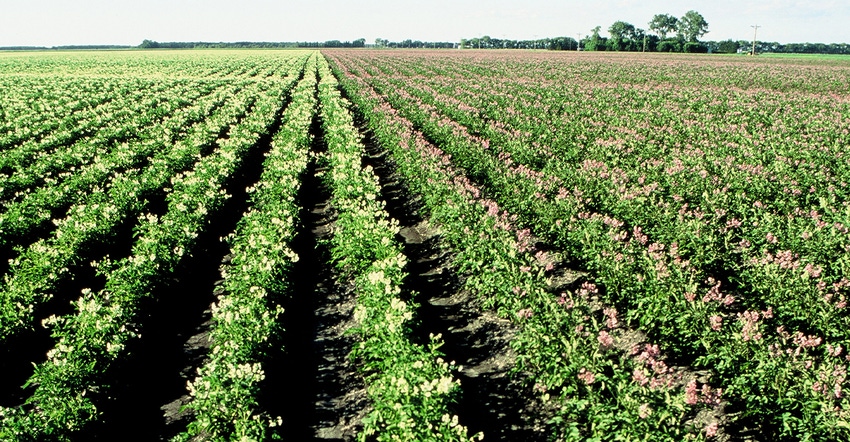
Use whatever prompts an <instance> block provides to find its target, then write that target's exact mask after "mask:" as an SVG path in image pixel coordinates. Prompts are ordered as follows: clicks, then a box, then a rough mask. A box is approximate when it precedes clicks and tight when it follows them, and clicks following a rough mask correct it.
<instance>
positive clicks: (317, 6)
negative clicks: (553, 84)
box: [0, 0, 850, 46]
mask: <svg viewBox="0 0 850 442" xmlns="http://www.w3.org/2000/svg"><path fill="white" fill-rule="evenodd" d="M691 9H693V10H696V11H697V12H699V13H700V14H702V15H703V17H705V19H706V21H707V22H708V29H709V33H708V34H706V35H705V36H704V37H703V38H702V39H703V40H725V39H729V38H731V39H735V40H750V39H752V37H753V28H752V27H751V25H756V24H757V25H759V26H760V27H759V29H758V39H759V40H762V41H778V42H780V43H804V42H812V43H815V42H817V43H850V1H847V0H743V1H742V0H701V1H679V0H664V1H661V0H607V1H606V0H549V1H544V0H513V1H506V0H486V1H478V0H476V1H461V0H458V1H448V0H430V1H403V0H399V1H392V0H360V1H345V0H314V1H309V2H308V1H292V0H240V1H235V0H231V1H225V0H134V1H125V0H77V1H74V0H0V46H18V45H32V46H58V45H72V44H80V45H86V44H122V45H137V44H139V43H141V42H142V40H143V39H150V40H156V41H324V40H331V39H335V40H349V41H350V40H354V39H357V38H365V39H366V41H367V42H368V43H372V42H374V41H375V38H385V39H388V40H391V41H401V40H405V39H408V38H409V39H412V40H422V41H458V40H460V39H461V38H471V37H477V36H483V35H489V36H490V37H493V38H508V39H531V38H535V37H538V38H543V37H557V36H571V37H577V36H578V34H579V33H581V34H582V35H583V36H584V35H587V34H588V33H589V32H590V30H591V29H592V28H593V27H595V26H601V27H602V29H603V35H607V32H605V31H606V30H607V29H608V27H609V26H610V25H611V24H612V23H613V22H615V21H617V20H623V21H626V22H629V23H631V24H633V25H635V26H636V27H638V28H644V29H646V28H647V27H648V25H647V24H648V22H649V21H650V20H651V19H652V16H653V15H655V14H662V13H664V14H672V15H674V16H676V17H681V16H682V15H684V14H685V12H687V11H688V10H691Z"/></svg>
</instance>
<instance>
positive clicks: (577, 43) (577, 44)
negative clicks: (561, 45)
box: [576, 32, 581, 52]
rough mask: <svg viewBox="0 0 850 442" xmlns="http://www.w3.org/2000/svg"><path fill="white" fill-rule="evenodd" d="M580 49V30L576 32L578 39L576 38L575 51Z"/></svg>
mask: <svg viewBox="0 0 850 442" xmlns="http://www.w3.org/2000/svg"><path fill="white" fill-rule="evenodd" d="M580 50H581V32H579V33H578V40H576V52H578V51H580Z"/></svg>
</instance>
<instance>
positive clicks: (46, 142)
mask: <svg viewBox="0 0 850 442" xmlns="http://www.w3.org/2000/svg"><path fill="white" fill-rule="evenodd" d="M849 150H850V59H847V58H840V57H835V58H830V57H746V56H718V55H683V54H668V55H665V54H623V53H611V54H606V53H584V52H539V51H519V50H517V51H500V50H491V51H474V50H432V51H429V50H371V51H370V50H327V51H324V50H323V51H321V52H319V51H298V50H188V51H114V52H110V51H101V52H73V51H68V52H10V53H0V202H2V207H0V272H1V273H2V275H3V276H2V280H0V372H2V373H3V376H2V377H0V379H2V380H0V440H3V441H7V440H8V441H91V440H95V441H97V440H106V441H112V440H164V441H207V440H210V441H263V440H295V441H305V440H325V441H477V440H485V441H506V442H507V441H535V442H537V441H540V442H543V441H585V440H592V441H685V440H693V441H712V440H716V441H735V440H746V441H777V440H789V441H792V440H794V441H796V440H812V441H821V440H850V399H848V394H850V381H848V377H847V368H848V364H850V352H848V351H849V350H850V349H848V346H850V331H848V330H850V309H848V306H847V302H848V297H850V203H848V201H850V186H849V185H848V183H850V158H848V151H849Z"/></svg>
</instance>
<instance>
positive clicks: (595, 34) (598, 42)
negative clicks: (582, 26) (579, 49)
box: [584, 26, 607, 51]
mask: <svg viewBox="0 0 850 442" xmlns="http://www.w3.org/2000/svg"><path fill="white" fill-rule="evenodd" d="M601 30H602V26H597V27H595V28H593V29H591V31H590V32H591V34H590V37H588V38H587V39H586V40H585V43H584V50H586V51H604V50H605V49H606V43H607V42H606V39H605V38H604V37H601V36H600V35H599V31H601Z"/></svg>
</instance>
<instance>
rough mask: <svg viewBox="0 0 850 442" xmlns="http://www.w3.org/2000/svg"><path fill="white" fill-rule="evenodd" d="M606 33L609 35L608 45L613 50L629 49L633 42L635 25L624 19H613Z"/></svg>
mask: <svg viewBox="0 0 850 442" xmlns="http://www.w3.org/2000/svg"><path fill="white" fill-rule="evenodd" d="M608 35H610V36H611V40H610V42H609V43H610V44H609V46H610V47H611V49H613V50H615V51H627V50H630V49H631V46H632V45H633V43H634V36H635V27H634V25H632V24H631V23H626V22H624V21H615V22H614V24H612V25H611V27H610V28H608Z"/></svg>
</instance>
